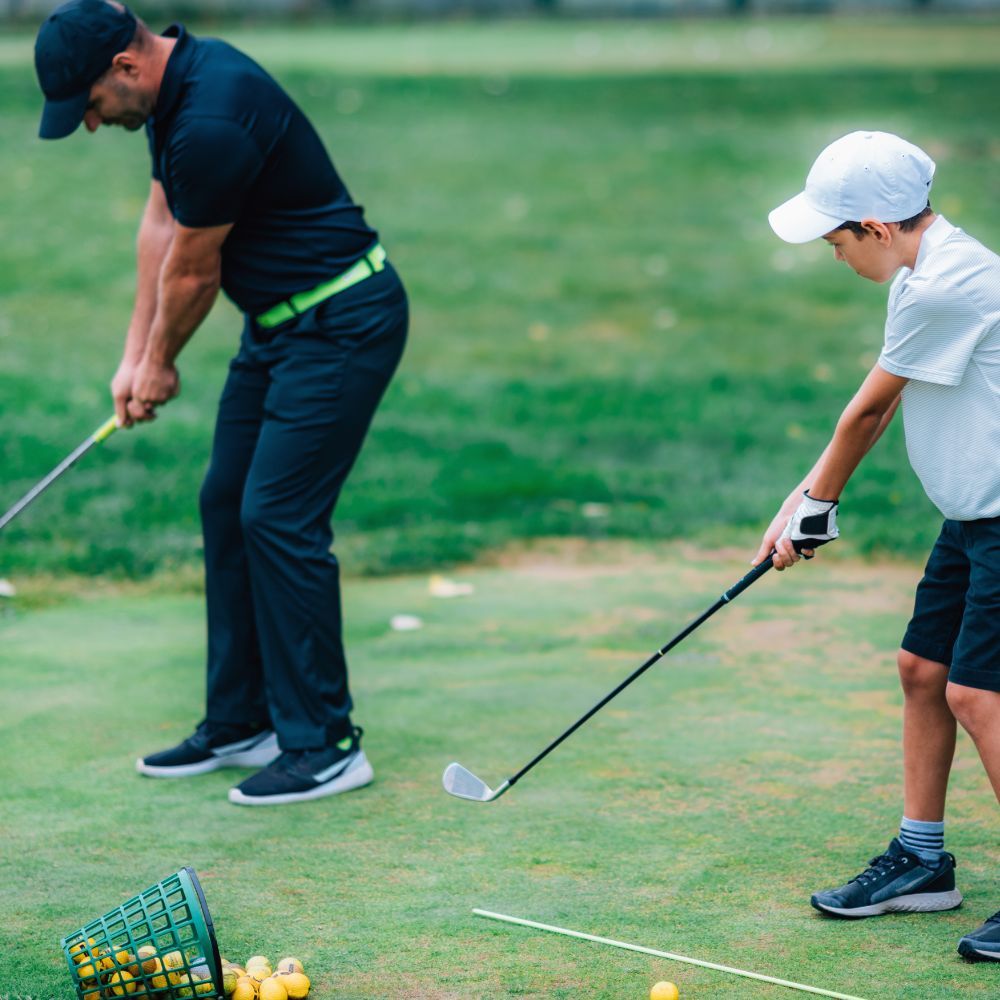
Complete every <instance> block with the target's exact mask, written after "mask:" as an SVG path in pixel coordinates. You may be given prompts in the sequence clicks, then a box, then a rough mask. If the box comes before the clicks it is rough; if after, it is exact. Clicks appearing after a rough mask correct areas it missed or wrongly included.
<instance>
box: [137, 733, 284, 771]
mask: <svg viewBox="0 0 1000 1000" xmlns="http://www.w3.org/2000/svg"><path fill="white" fill-rule="evenodd" d="M279 753H281V751H280V750H279V749H278V739H277V737H276V736H275V734H274V731H273V730H271V729H259V728H254V727H253V726H222V725H212V724H210V723H209V722H207V721H204V722H200V723H198V728H197V729H196V730H195V732H194V735H193V736H189V737H188V738H187V739H186V740H185V741H184V742H183V743H178V744H177V746H175V747H171V748H170V749H169V750H161V751H160V752H159V753H153V754H150V755H149V756H148V757H140V758H139V759H138V760H137V761H136V762H135V769H136V770H137V771H138V772H139V773H140V774H145V775H148V776H149V777H151V778H188V777H190V776H191V775H193V774H207V773H208V772H209V771H217V770H218V769H219V768H220V767H266V766H267V765H268V764H270V763H271V761H273V760H274V759H275V757H277V756H278V754H279Z"/></svg>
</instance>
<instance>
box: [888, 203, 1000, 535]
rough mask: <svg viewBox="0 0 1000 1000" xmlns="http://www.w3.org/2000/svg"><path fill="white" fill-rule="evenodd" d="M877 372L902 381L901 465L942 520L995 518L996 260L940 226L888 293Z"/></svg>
mask: <svg viewBox="0 0 1000 1000" xmlns="http://www.w3.org/2000/svg"><path fill="white" fill-rule="evenodd" d="M879 365H880V366H881V367H882V368H884V369H885V370H886V371H887V372H891V373H892V374H893V375H899V376H901V377H902V378H906V379H909V381H908V382H907V383H906V385H905V387H904V388H903V400H902V406H903V427H904V430H905V433H906V450H907V452H908V453H909V456H910V464H911V465H912V466H913V469H914V471H915V472H916V474H917V475H918V476H919V477H920V481H921V483H922V484H923V487H924V489H925V490H926V491H927V495H928V496H929V497H930V498H931V500H932V501H933V503H934V505H935V506H936V507H937V508H938V510H940V511H941V513H942V514H943V515H944V516H945V517H946V518H950V519H952V520H956V521H973V520H977V519H978V518H983V517H1000V257H998V256H997V255H996V254H995V253H993V252H992V251H990V250H987V249H986V247H984V246H983V245H982V244H981V243H980V242H978V240H974V239H973V238H972V237H971V236H969V235H968V234H967V233H964V232H963V231H962V230H961V229H958V228H956V227H955V226H953V225H951V223H949V222H948V221H946V220H945V219H944V218H943V217H941V216H938V218H937V219H935V220H934V222H933V223H932V224H931V225H930V226H929V227H928V228H927V230H926V231H925V232H924V234H923V236H922V238H921V240H920V250H919V252H918V253H917V259H916V263H915V266H914V268H913V270H910V269H909V268H903V270H901V271H900V272H899V274H897V275H896V277H895V279H894V280H893V282H892V287H891V288H890V290H889V315H888V318H887V319H886V324H885V346H884V347H883V349H882V354H881V356H880V357H879Z"/></svg>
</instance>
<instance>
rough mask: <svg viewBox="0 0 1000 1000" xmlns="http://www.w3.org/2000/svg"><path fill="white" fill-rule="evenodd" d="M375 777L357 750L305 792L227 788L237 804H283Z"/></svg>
mask: <svg viewBox="0 0 1000 1000" xmlns="http://www.w3.org/2000/svg"><path fill="white" fill-rule="evenodd" d="M374 778H375V772H374V771H373V770H372V766H371V764H369V763H368V758H367V757H366V756H365V752H364V750H359V751H358V753H357V755H356V756H355V758H354V759H353V760H352V761H351V762H350V764H348V765H347V767H346V768H345V769H344V770H343V771H342V772H341V773H340V774H339V775H338V776H337V777H336V778H333V779H331V780H330V781H327V782H325V783H324V784H322V785H318V786H317V787H316V788H310V789H309V791H307V792H289V793H287V794H285V795H244V793H243V792H241V791H240V790H239V789H238V788H230V789H229V801H230V802H232V803H233V804H234V805H238V806H285V805H290V804H291V803H293V802H308V801H309V800H310V799H322V798H324V797H325V796H327V795H338V794H339V793H340V792H349V791H351V790H352V789H354V788H361V787H363V786H364V785H369V784H371V782H372V780H373V779H374Z"/></svg>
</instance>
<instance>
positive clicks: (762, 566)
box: [720, 549, 776, 604]
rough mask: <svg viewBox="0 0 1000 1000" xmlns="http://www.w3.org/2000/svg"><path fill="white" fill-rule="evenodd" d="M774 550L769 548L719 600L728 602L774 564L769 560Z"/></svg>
mask: <svg viewBox="0 0 1000 1000" xmlns="http://www.w3.org/2000/svg"><path fill="white" fill-rule="evenodd" d="M775 552H776V550H775V549H771V551H770V552H769V553H768V554H767V555H766V556H765V557H764V558H763V559H762V560H761V561H760V562H759V563H757V565H756V566H754V568H753V569H752V570H750V572H749V573H747V575H746V576H745V577H743V579H742V580H740V581H739V582H738V583H734V584H733V585H732V586H731V587H730V588H729V590H727V591H726V592H725V593H724V594H723V595H722V597H721V598H720V600H721V601H722V602H723V603H724V604H728V603H729V602H730V601H731V600H733V598H734V597H739V596H740V594H742V593H743V591H744V590H746V589H747V587H749V586H750V584H751V583H753V582H754V581H755V580H759V579H760V578H761V577H762V576H763V575H764V574H765V573H766V572H767V571H768V570H769V569H771V568H772V567H773V566H774V563H773V562H771V560H772V559H773V558H774V554H775Z"/></svg>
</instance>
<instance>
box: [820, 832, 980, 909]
mask: <svg viewBox="0 0 1000 1000" xmlns="http://www.w3.org/2000/svg"><path fill="white" fill-rule="evenodd" d="M811 902H812V905H813V906H815V907H816V909H817V910H822V911H823V912H824V913H833V914H836V915H837V916H838V917H877V916H879V915H880V914H882V913H930V912H932V911H935V910H953V909H955V907H956V906H959V905H960V904H961V902H962V894H961V893H960V892H959V891H958V890H957V889H956V888H955V858H954V857H953V856H952V855H951V854H948V853H947V852H945V853H944V854H943V855H942V856H941V860H940V861H939V862H938V863H937V865H936V866H934V867H931V866H929V865H928V863H927V862H926V861H922V860H921V858H920V857H919V855H916V854H914V853H913V852H912V851H908V850H907V849H906V848H905V847H903V845H902V844H901V843H900V842H899V841H898V840H897V839H896V838H895V837H893V839H892V842H891V843H890V844H889V849H888V850H887V851H886V852H885V854H882V855H879V857H877V858H872V859H871V861H869V862H868V867H867V868H866V869H865V870H864V871H863V872H862V873H861V874H860V875H857V876H855V877H854V878H852V879H851V881H850V882H848V883H847V885H842V886H841V887H840V888H839V889H829V890H827V891H826V892H817V893H816V894H815V895H814V896H813V897H812V900H811Z"/></svg>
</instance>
